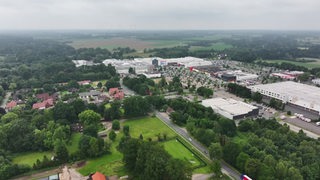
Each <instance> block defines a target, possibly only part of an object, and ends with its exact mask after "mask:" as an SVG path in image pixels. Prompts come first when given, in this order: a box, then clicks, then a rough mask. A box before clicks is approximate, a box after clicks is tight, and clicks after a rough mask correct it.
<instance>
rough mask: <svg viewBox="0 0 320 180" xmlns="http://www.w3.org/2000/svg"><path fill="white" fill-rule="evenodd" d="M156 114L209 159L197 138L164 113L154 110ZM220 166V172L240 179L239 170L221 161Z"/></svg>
mask: <svg viewBox="0 0 320 180" xmlns="http://www.w3.org/2000/svg"><path fill="white" fill-rule="evenodd" d="M156 116H157V117H158V118H159V119H160V120H161V121H162V122H164V123H165V124H167V125H168V126H169V127H170V128H171V129H173V130H175V131H176V132H177V133H178V134H179V135H180V136H181V137H183V138H184V139H185V140H186V141H188V142H189V143H190V144H192V145H193V146H194V147H195V148H196V149H198V151H199V152H200V153H201V154H202V155H203V156H205V157H206V158H208V159H209V160H210V156H209V153H208V152H209V151H208V149H207V148H206V147H205V146H203V145H202V144H201V143H199V142H198V141H197V140H195V139H193V138H192V137H191V136H189V134H188V133H187V132H186V131H185V130H183V129H182V128H180V127H179V126H177V125H176V124H174V123H172V122H171V120H170V118H169V117H168V115H167V114H166V113H161V112H156ZM221 168H222V172H223V173H224V174H227V175H228V176H230V177H232V178H233V179H237V180H238V179H240V175H241V174H240V173H239V172H237V171H236V170H234V169H232V168H230V166H229V165H228V164H227V163H225V162H222V163H221Z"/></svg>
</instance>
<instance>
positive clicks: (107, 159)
mask: <svg viewBox="0 0 320 180" xmlns="http://www.w3.org/2000/svg"><path fill="white" fill-rule="evenodd" d="M119 141H120V137H117V139H116V141H115V142H113V143H112V146H111V154H106V155H104V156H102V157H99V158H96V159H90V160H89V161H87V163H86V165H85V166H84V167H82V168H80V169H79V170H78V171H79V172H80V173H81V174H82V175H85V176H87V175H89V174H90V173H94V172H96V171H99V172H101V173H103V174H107V175H108V176H112V175H118V176H124V175H126V174H127V171H126V169H125V168H124V164H123V162H122V157H123V155H122V153H120V152H119V151H118V150H117V149H116V146H117V145H118V144H119Z"/></svg>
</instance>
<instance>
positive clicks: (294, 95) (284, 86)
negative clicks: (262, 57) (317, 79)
mask: <svg viewBox="0 0 320 180" xmlns="http://www.w3.org/2000/svg"><path fill="white" fill-rule="evenodd" d="M249 88H250V89H252V90H253V91H257V90H258V89H260V90H264V91H269V92H273V93H277V94H280V95H281V96H285V98H286V99H287V100H291V101H290V102H291V103H293V104H296V105H299V106H303V107H307V108H310V109H314V110H317V111H319V107H320V88H318V87H315V86H310V85H307V84H302V83H296V82H293V81H285V82H279V83H272V84H260V85H254V86H250V87H249Z"/></svg>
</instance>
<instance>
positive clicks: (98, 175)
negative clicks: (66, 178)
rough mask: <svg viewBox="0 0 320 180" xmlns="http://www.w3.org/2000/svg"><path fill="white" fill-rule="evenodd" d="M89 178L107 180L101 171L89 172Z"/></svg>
mask: <svg viewBox="0 0 320 180" xmlns="http://www.w3.org/2000/svg"><path fill="white" fill-rule="evenodd" d="M89 179H90V180H107V177H106V176H105V175H103V174H102V173H99V172H96V173H94V174H91V175H90V176H89Z"/></svg>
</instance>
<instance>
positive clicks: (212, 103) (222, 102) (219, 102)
mask: <svg viewBox="0 0 320 180" xmlns="http://www.w3.org/2000/svg"><path fill="white" fill-rule="evenodd" d="M202 105H204V106H205V107H211V108H212V109H213V111H214V112H216V113H218V114H220V115H222V116H224V117H226V118H229V119H233V120H235V119H242V118H246V117H252V116H257V115H258V114H259V108H258V107H256V106H252V105H250V104H247V103H244V102H241V101H237V100H234V99H225V98H212V99H206V100H203V101H202Z"/></svg>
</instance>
